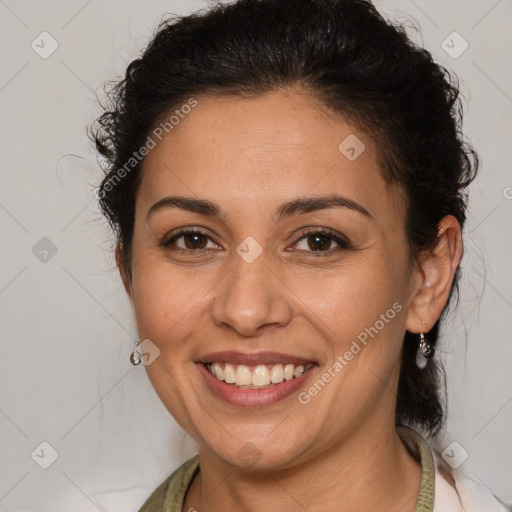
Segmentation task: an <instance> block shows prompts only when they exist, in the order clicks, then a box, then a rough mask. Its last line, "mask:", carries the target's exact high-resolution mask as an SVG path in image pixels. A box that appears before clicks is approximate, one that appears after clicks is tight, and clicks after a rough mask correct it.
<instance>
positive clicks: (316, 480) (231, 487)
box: [184, 422, 421, 512]
mask: <svg viewBox="0 0 512 512" xmlns="http://www.w3.org/2000/svg"><path fill="white" fill-rule="evenodd" d="M370 427H373V428H370ZM376 433H378V434H376ZM199 457H200V460H201V470H200V472H199V473H198V475H197V476H196V478H195V479H194V482H193V483H192V486H191V488H190V490H189V492H188V493H187V496H186V501H185V507H184V510H189V508H196V509H197V510H209V511H211V512H220V511H223V512H226V511H239V510H244V511H246V512H256V511H258V512H259V511H260V510H281V509H282V510H307V511H308V512H317V511H318V512H320V511H322V512H324V511H325V510H337V511H339V512H349V511H354V510H373V511H374V512H378V511H382V512H384V511H389V510H400V511H401V512H414V509H415V504H416V499H417V496H418V491H419V487H420V481H421V466H420V464H419V463H418V462H417V461H416V460H415V459H414V458H413V457H412V456H411V455H410V454H409V452H408V450H407V449H406V447H405V446H404V444H403V443H402V441H401V440H400V437H399V436H398V434H397V432H396V429H395V426H394V424H392V423H391V422H390V424H389V425H387V426H386V425H382V424H380V425H378V426H375V425H373V426H369V428H365V429H358V431H357V433H356V434H355V435H353V436H351V438H350V439H344V440H343V442H340V443H339V444H338V445H335V446H333V447H331V449H330V450H329V452H328V453H326V452H324V453H320V454H318V455H317V456H316V457H314V458H312V459H309V460H308V461H307V462H305V463H303V464H301V465H297V466H294V467H292V468H287V469H283V470H279V471H261V472H254V471H246V470H240V469H238V468H235V469H233V467H232V466H230V465H227V464H225V463H224V462H223V461H219V459H218V458H216V457H214V456H213V455H212V454H209V453H208V452H207V451H204V450H199Z"/></svg>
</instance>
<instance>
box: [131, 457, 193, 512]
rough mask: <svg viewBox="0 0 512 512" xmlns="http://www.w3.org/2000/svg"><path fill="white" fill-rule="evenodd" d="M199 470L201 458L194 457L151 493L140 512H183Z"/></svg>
mask: <svg viewBox="0 0 512 512" xmlns="http://www.w3.org/2000/svg"><path fill="white" fill-rule="evenodd" d="M198 469H199V456H198V455H194V456H193V457H191V458H190V459H188V460H187V461H185V462H184V463H183V464H182V465H181V466H180V467H179V468H178V469H176V471H174V472H173V473H172V474H171V475H170V476H169V477H167V478H166V479H165V480H164V481H163V482H162V483H161V484H160V485H159V486H158V487H157V488H156V489H155V490H154V491H153V492H152V493H151V495H150V496H149V497H148V499H147V500H146V501H145V502H144V504H143V505H142V507H141V508H140V509H139V512H181V509H182V506H183V500H184V498H185V494H186V492H187V489H188V487H189V485H190V483H191V482H192V479H193V478H194V476H195V474H196V472H197V471H198Z"/></svg>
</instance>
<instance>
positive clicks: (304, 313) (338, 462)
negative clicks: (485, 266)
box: [117, 90, 462, 512]
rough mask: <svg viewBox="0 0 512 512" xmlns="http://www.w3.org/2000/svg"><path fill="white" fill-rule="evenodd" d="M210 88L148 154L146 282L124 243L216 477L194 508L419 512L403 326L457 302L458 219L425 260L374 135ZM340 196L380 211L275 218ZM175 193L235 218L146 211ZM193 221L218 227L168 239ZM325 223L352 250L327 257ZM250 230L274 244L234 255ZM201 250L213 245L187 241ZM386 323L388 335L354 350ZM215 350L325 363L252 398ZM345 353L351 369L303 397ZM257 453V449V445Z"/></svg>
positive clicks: (305, 102) (191, 426)
mask: <svg viewBox="0 0 512 512" xmlns="http://www.w3.org/2000/svg"><path fill="white" fill-rule="evenodd" d="M196 99H197V101H198V104H197V106H196V107H195V108H193V109H192V111H191V112H190V113H189V114H188V115H187V116H186V118H185V119H183V120H181V121H180V123H179V125H177V126H175V127H174V129H173V130H172V131H171V132H170V133H169V134H167V135H165V136H164V137H163V138H162V141H161V142H160V143H159V144H158V145H157V146H156V147H155V148H154V149H153V150H151V152H150V153H149V155H148V157H147V158H146V160H145V163H144V167H143V179H142V182H141V185H140V189H139V191H138V194H137V201H136V219H135V229H134V236H133V260H132V261H133V264H132V278H131V280H130V279H129V278H128V277H127V275H128V272H127V269H125V268H124V267H123V262H122V259H121V256H120V254H121V252H120V250H118V252H117V261H118V265H119V267H120V270H121V275H122V277H123V281H124V284H125V287H126V289H127V292H128V293H129V295H130V297H131V299H132V301H133V306H134V311H135V315H136V320H137V325H138V329H139V335H140V339H141V340H143V339H147V338H149V339H150V340H151V341H152V342H153V343H154V344H155V345H156V346H157V347H158V348H159V350H160V355H159V357H158V358H156V359H155V360H154V362H153V363H151V364H150V365H148V366H146V370H147V373H148V376H149V378H150V380H151V383H152V385H153V387H154V389H155V391H156V392H157V393H158V395H159V397H160V399H161V400H162V402H163V403H164V405H165V406H166V407H167V408H168V410H169V411H170V413H171V414H172V415H173V416H174V418H175V419H176V421H177V422H178V423H179V424H180V425H181V426H182V427H183V429H184V430H185V431H186V432H187V433H188V434H190V435H191V436H192V437H193V438H194V439H195V440H196V441H197V443H198V449H199V454H200V464H201V471H200V473H199V475H198V477H197V478H196V479H195V480H194V482H193V485H192V487H191V489H190V491H189V493H188V494H187V500H186V503H185V505H186V507H185V508H184V510H187V509H188V508H187V507H189V506H190V507H192V506H194V507H195V508H197V509H198V510H201V509H203V510H205V509H207V510H210V511H216V510H240V507H242V509H243V510H246V511H252V510H261V509H262V508H265V506H266V505H267V506H268V507H270V508H268V510H277V509H278V507H279V509H280V510H281V509H286V510H302V508H301V507H304V509H307V510H308V511H316V510H334V509H336V510H360V509H361V510H362V509H373V510H391V509H397V510H398V509H399V508H400V507H397V504H400V506H401V507H403V508H402V509H401V510H403V511H404V512H407V511H409V510H410V511H413V510H414V505H415V498H416V495H417V492H418V489H419V482H420V476H421V475H420V468H419V465H418V463H417V462H416V461H415V460H414V459H413V458H412V457H411V456H410V455H409V453H408V452H407V450H406V449H405V447H404V445H403V444H402V442H401V441H400V439H399V437H398V436H397V433H396V430H395V415H394V407H395V400H396V389H397V382H398V375H399V362H400V351H401V342H402V339H403V335H404V332H405V330H406V329H408V330H409V331H411V332H416V333H419V332H421V331H423V332H428V330H429V329H430V328H431V326H432V325H433V324H434V323H435V321H436V319H437V318H438V316H439V314H440V313H441V310H442V308H443V306H444V304H445V303H446V300H447V298H448V293H449V290H450V286H451V283H452V280H453V275H454V272H455V270H456V267H457V265H458V263H459V261H460V258H461V255H462V245H461V238H460V228H459V225H458V223H457V221H456V220H455V219H454V218H453V217H450V216H448V217H445V219H443V222H442V223H441V224H440V228H439V230H440V234H441V238H440V242H439V244H438V246H437V247H436V249H435V250H434V251H433V252H432V254H431V255H430V256H429V257H428V258H426V259H424V260H423V261H422V264H421V265H417V264H415V262H414V261H413V260H412V259H411V257H410V255H409V246H408V243H407V240H406V237H405V231H404V222H405V216H404V215H405V213H404V211H405V210H404V204H405V203H404V196H403V192H402V190H401V189H400V188H399V187H397V186H389V185H387V184H386V183H385V182H384V180H383V179H382V177H381V170H380V168H379V165H378V163H377V161H378V155H377V148H376V147H375V145H374V143H373V141H372V140H371V138H370V137H369V136H368V135H367V134H365V133H362V132H360V131H358V130H356V129H354V128H353V127H351V126H350V125H349V124H347V123H346V122H345V121H344V120H343V119H341V118H340V117H334V116H333V115H329V113H328V112H327V111H325V110H324V109H323V108H322V107H321V106H320V105H319V104H317V103H315V102H314V100H312V99H310V98H309V97H308V96H306V95H305V94H303V93H301V92H300V91H297V90H295V91H293V90H288V91H280V92H273V93H271V94H268V95H266V96H263V97H258V98H255V99H241V98H232V97H231V98H218V97H217V98H212V97H197V98H196ZM350 134H355V135H356V136H357V137H358V138H359V139H360V140H361V141H363V143H364V144H365V146H366V149H365V151H364V152H363V153H362V154H361V155H360V156H359V157H358V158H357V159H356V160H354V161H350V160H349V159H347V158H346V157H345V156H344V155H343V154H342V153H341V152H340V150H339V149H338V145H339V144H340V142H342V141H343V140H344V139H346V137H347V136H349V135H350ZM331 194H338V195H340V196H343V197H345V198H348V199H350V200H351V201H353V202H355V203H357V204H358V205H360V206H361V207H362V208H364V209H365V210H366V211H367V212H368V215H366V214H363V213H361V212H360V211H357V210H355V209H351V208H347V207H337V208H325V209H320V210H315V211H311V212H306V213H298V212H295V213H292V214H290V215H289V216H285V217H283V218H282V219H279V218H278V215H277V213H276V212H277V210H278V208H279V207H281V206H282V205H283V204H284V203H287V202H290V201H292V200H294V199H297V198H299V197H313V196H314V197H324V196H329V195H331ZM167 196H185V197H188V198H194V199H204V200H208V201H211V202H213V203H215V204H216V205H217V206H218V208H219V209H220V210H221V211H222V216H220V217H219V216H211V215H206V214H202V213H196V212H191V211H187V210H185V209H181V208H178V207H168V208H161V209H158V210H156V211H154V212H153V213H152V214H150V215H149V217H148V211H149V210H150V208H151V207H152V206H153V205H154V204H155V203H157V202H158V201H160V200H162V199H163V198H165V197H167ZM185 228H188V229H190V228H194V229H196V230H200V231H202V232H203V233H204V234H205V235H206V237H202V238H199V240H197V239H194V237H191V236H188V237H187V236H185V237H181V238H179V239H175V240H174V245H170V246H167V247H165V246H164V245H162V244H163V242H166V241H168V240H169V239H171V238H172V237H173V236H174V235H177V234H178V232H179V231H180V230H181V229H185ZM313 228H327V229H329V230H331V231H332V232H333V234H334V236H339V237H341V238H342V239H343V238H346V239H348V241H349V246H348V247H342V246H341V245H339V244H338V243H337V242H336V241H334V240H332V239H329V238H327V239H324V240H321V241H320V242H317V245H320V246H321V248H322V251H323V252H322V251H314V250H313V248H314V247H315V245H314V244H315V238H314V236H309V238H308V237H305V236H304V235H305V231H311V233H315V229H313ZM247 237H252V239H254V240H255V241H256V242H257V244H259V246H260V247H261V250H262V252H261V254H260V255H259V256H258V257H257V258H256V259H254V261H252V262H248V261H246V260H245V259H244V258H242V257H241V256H240V255H239V253H238V252H237V247H239V246H240V244H241V242H242V241H244V240H245V239H246V238H247ZM308 241H309V245H308ZM329 242H330V243H329ZM185 244H188V245H185ZM193 244H195V246H197V247H199V249H195V248H193V249H191V248H188V249H187V247H194V245H193ZM242 247H243V246H242ZM173 248H174V250H173ZM180 248H181V251H180V250H179V249H180ZM251 250H254V249H251ZM427 281H428V284H427V285H426V286H425V283H426V282H427ZM393 304H395V307H394V308H393ZM389 310H393V312H394V313H395V314H393V317H392V318H390V317H391V313H387V314H386V312H387V311H389ZM398 310H400V311H398ZM383 316H384V317H385V318H384V320H386V321H385V322H383V321H382V319H383ZM379 320H381V321H380V322H379V323H378V324H377V323H376V322H377V321H379ZM423 321H424V322H425V327H423V326H422V322H423ZM382 324H383V326H382V327H380V326H381V325H382ZM371 326H378V328H377V330H378V332H377V334H374V335H373V337H370V336H368V342H367V344H366V345H363V344H362V343H359V345H360V347H361V350H360V351H359V352H358V353H357V354H356V355H354V356H353V358H352V359H351V360H350V361H347V359H346V357H344V354H345V353H346V352H347V351H348V350H349V349H350V347H351V344H352V342H353V341H354V340H357V339H358V335H360V334H361V333H362V332H363V331H365V329H366V328H370V327H371ZM427 339H428V335H427ZM218 351H237V352H241V353H245V354H248V353H250V354H252V353H258V352H278V353H284V354H288V355H291V356H294V357H299V358H303V359H305V360H307V361H311V362H315V363H316V365H315V366H314V368H313V370H312V371H311V372H310V373H309V376H308V377H307V378H306V379H305V380H304V382H303V384H302V385H301V386H300V388H299V389H298V390H297V391H295V392H294V393H292V394H291V395H290V396H288V397H286V398H284V399H282V400H280V401H278V402H276V403H273V404H271V405H264V406H258V407H242V406H238V405H233V404H231V403H228V402H226V401H225V400H223V399H222V398H220V397H219V396H217V395H216V394H215V393H213V392H212V391H211V390H210V388H209V387H208V385H207V384H206V382H205V378H204V376H203V375H202V373H201V372H200V371H198V364H196V363H197V361H199V360H201V359H202V358H203V356H204V355H205V354H208V353H211V352H218ZM337 357H342V358H344V359H343V360H344V361H345V362H346V364H345V365H344V366H343V368H342V369H341V370H339V371H334V374H335V377H333V378H332V379H331V380H330V382H328V383H327V385H325V387H323V388H322V389H321V391H320V392H318V394H317V395H316V396H314V397H310V400H309V401H308V403H304V402H305V401H306V400H305V399H304V396H305V395H304V393H305V392H307V391H308V390H309V389H310V388H311V386H312V385H313V384H314V383H315V382H316V381H317V380H318V379H321V378H322V375H323V374H325V373H326V372H328V369H329V368H331V373H332V371H333V365H334V363H335V361H336V358H337ZM338 361H339V359H338ZM338 368H339V367H338ZM300 393H302V395H301V396H302V397H303V399H302V403H301V401H300V400H299V394H300ZM241 450H242V451H241ZM247 450H249V451H250V453H251V454H253V455H254V454H256V455H255V456H254V457H252V458H251V457H243V456H242V454H243V453H245V452H246V451H247ZM326 475H329V476H328V478H326ZM370 489H371V492H370ZM319 496H321V498H319ZM340 500H341V501H340ZM329 504H331V505H332V507H331V508H329ZM201 507H202V508H201ZM333 507H334V508H333Z"/></svg>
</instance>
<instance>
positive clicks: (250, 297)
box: [211, 251, 292, 337]
mask: <svg viewBox="0 0 512 512" xmlns="http://www.w3.org/2000/svg"><path fill="white" fill-rule="evenodd" d="M219 286H220V287H221V288H220V291H219V294H218V295H217V296H216V297H215V299H214V301H213V304H212V308H211V314H212V317H213V321H214V322H215V324H216V325H217V326H219V327H222V328H224V329H226V328H227V329H230V330H233V331H235V332H236V333H237V334H238V335H239V336H245V337H255V336H259V335H261V334H262V333H263V332H264V331H266V330H268V329H271V328H275V327H278V326H279V327H284V326H285V325H287V324H288V323H289V322H290V320H291V318H292V307H291V304H290V301H289V300H288V297H287V290H288V288H287V287H286V286H285V285H284V284H283V282H282V280H281V279H280V278H279V277H278V275H277V272H275V271H274V270H273V269H271V268H270V267H269V261H268V259H267V258H266V256H265V251H263V253H262V254H261V255H260V256H259V257H258V258H256V260H254V261H252V262H251V263H248V262H247V261H245V260H244V259H243V258H242V257H240V256H239V255H238V254H236V253H235V254H234V256H233V266H232V267H231V270H229V271H228V274H227V275H226V277H225V278H224V279H222V280H221V282H220V283H219Z"/></svg>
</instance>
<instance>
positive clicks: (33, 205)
mask: <svg viewBox="0 0 512 512" xmlns="http://www.w3.org/2000/svg"><path fill="white" fill-rule="evenodd" d="M290 4H291V5H293V2H290ZM205 5H206V3H205V2H204V1H195V2H194V1H188V2H183V1H177V0H175V1H156V0H155V1H146V2H142V1H135V0H130V1H100V0H92V1H85V0H73V1H63V0H62V1H44V2H43V1H42V0H39V1H35V0H32V1H29V0H21V1H15V0H0V49H1V50H0V51H1V54H0V55H1V57H0V58H1V64H0V109H1V138H0V144H1V146H0V158H1V167H0V168H1V189H0V229H1V238H0V240H1V247H2V252H1V255H2V265H1V268H0V308H1V309H0V311H1V332H2V335H1V340H2V342H1V343H2V347H1V348H2V350H1V356H0V429H1V436H0V509H1V510H3V511H20V510H33V511H50V510H51V511H52V512H59V511H66V512H69V511H70V510H73V511H74V512H89V511H92V512H95V511H97V510H103V511H105V512H107V511H112V512H114V511H115V512H125V511H126V512H128V511H135V510H138V506H140V504H141V503H142V502H143V501H144V499H145V498H146V496H147V495H148V494H149V493H150V492H151V491H152V490H153V489H154V488H155V487H156V485H157V484H158V483H160V481H161V480H163V479H164V478H165V477H166V476H167V475H168V474H169V473H170V472H171V471H172V470H173V469H174V468H176V467H177V466H178V465H179V464H180V463H181V462H182V461H183V460H185V459H186V458H188V457H189V456H190V455H191V454H193V453H194V444H193V442H192V441H191V440H190V439H188V438H187V437H186V436H185V434H184V433H183V432H182V431H181V429H180V428H179V427H177V426H176V424H175V423H174V422H173V420H172V418H171V417H170V415H169V414H168V413H167V411H166V410H165V408H164V407H163V406H162V405H161V403H160V401H159V400H158V398H157V397H156V395H155V393H154V392H153V390H152V388H151V386H150V384H149V381H148V380H147V377H146V374H145V371H144V368H142V367H137V368H135V367H132V365H131V364H130V363H129V361H128V356H129V354H130V352H131V350H132V347H133V342H134V340H136V339H137V335H136V329H135V325H134V323H133V319H132V311H131V307H130V304H129V302H128V301H127V299H126V297H125V293H124V289H123V288H122V285H121V282H120V279H119V277H118V274H117V272H116V271H115V268H114V262H113V258H112V254H111V253H110V248H111V244H110V240H111V239H110V235H109V234H108V232H107V230H106V225H105V222H104V221H103V220H102V219H101V217H100V215H99V212H98V209H97V205H96V201H95V199H94V196H93V187H94V186H95V185H96V184H97V183H98V181H99V179H100V176H101V174H100V171H99V168H98V166H97V164H96V161H95V155H94V153H93V151H92V149H91V148H90V147H89V143H88V141H87V139H86V137H85V133H84V126H85V125H86V124H89V123H90V122H91V121H92V120H93V119H94V118H95V117H96V116H97V114H98V108H97V105H96V103H95V99H94V95H93V91H100V89H101V87H102V84H103V82H104V81H105V80H107V79H111V78H115V77H116V75H118V74H120V73H122V72H123V70H124V69H125V67H126V65H127V64H128V63H129V62H130V60H131V59H133V58H134V57H135V56H136V54H137V52H138V51H139V50H140V49H142V48H143V46H144V45H145V44H146V43H147V41H148V39H149V38H150V36H151V33H152V31H153V29H154V28H155V27H156V24H157V22H158V21H159V20H160V17H161V15H163V14H164V13H166V12H175V13H187V12H190V11H192V10H194V9H195V8H198V7H203V6H205ZM378 6H379V8H381V10H382V11H383V12H385V13H386V14H387V15H390V16H392V17H393V18H394V19H397V20H402V21H405V20H408V19H409V20H410V19H411V16H412V17H413V18H414V19H415V20H416V21H415V22H414V23H417V25H418V26H419V27H420V29H421V36H420V35H419V33H416V32H415V29H414V26H413V25H414V23H413V22H409V25H410V33H411V34H412V36H413V37H414V39H415V40H417V41H421V38H422V39H423V42H424V45H425V46H426V47H427V49H429V50H430V51H431V52H432V53H433V55H434V57H435V58H436V59H438V60H440V61H441V62H443V63H444V64H446V65H447V66H448V67H449V68H450V69H452V70H454V71H455V72H456V73H457V74H458V76H459V78H460V80H461V85H462V90H463V93H464V95H465V97H466V98H467V101H466V107H467V115H466V123H465V131H466V134H467V136H468V137H469V138H470V139H471V140H472V142H473V143H474V145H475V146H476V148H477V150H478V151H479V153H480V155H481V157H482V160H483V167H482V169H481V173H480V177H479V178H478V180H477V181H476V182H475V183H474V184H473V186H472V187H471V192H472V196H471V202H470V212H469V219H468V225H467V229H466V232H465V256H464V259H463V263H462V268H463V279H462V283H461V301H460V304H459V307H458V308H457V309H456V310H454V311H453V312H452V314H451V315H450V318H449V322H448V324H447V330H448V331H449V336H447V339H446V341H445V342H444V345H443V349H442V352H443V353H444V356H445V358H446V361H447V373H448V381H449V382H448V383H449V421H448V428H447V432H446V435H445V437H444V439H442V440H441V443H440V449H441V450H442V449H444V448H445V447H447V446H448V445H449V444H450V443H452V442H453V441H456V442H457V443H459V445H460V447H462V448H463V449H464V450H466V451H467V452H468V454H469V457H468V459H467V460H466V461H465V462H464V463H463V464H462V466H461V468H460V470H461V471H463V472H465V473H468V474H470V475H471V476H472V477H473V478H476V479H480V480H481V481H483V482H484V483H485V484H486V485H487V486H488V487H489V488H490V489H491V490H492V491H493V492H494V493H496V494H497V495H498V496H499V497H501V499H502V500H504V501H505V502H507V503H509V504H510V503H512V485H511V482H512V439H511V436H512V434H511V432H512V376H511V373H512V372H511V371H510V366H511V361H512V343H511V334H510V332H511V322H510V320H511V316H512V315H511V313H512V287H511V283H512V276H511V274H512V265H510V259H511V256H512V237H511V229H510V226H511V213H512V199H511V198H512V189H511V188H510V187H512V174H511V160H512V152H511V142H510V141H511V140H512V126H511V124H512V122H511V119H512V115H511V114H512V80H511V78H512V67H511V63H512V48H511V47H512V44H511V43H512V36H511V31H510V24H511V21H512V2H511V0H471V1H470V0H459V1H457V0H456V1H454V0H450V1H446V0H445V1H441V0H436V1H432V0H429V1H427V0H415V1H412V0H393V1H380V2H378ZM43 31H47V32H48V33H50V34H51V36H52V37H53V38H54V39H55V40H56V41H57V42H58V45H59V46H58V49H57V50H56V51H55V52H54V53H53V54H52V55H51V56H50V57H48V58H47V59H43V58H41V57H40V56H39V55H38V54H37V53H36V52H35V51H34V50H33V49H32V48H31V43H32V41H33V40H36V42H37V41H38V40H40V39H37V38H38V36H39V34H40V33H41V32H43ZM453 31H457V32H458V33H460V34H461V35H462V37H463V38H464V39H465V40H466V41H467V42H468V43H469V48H468V49H467V51H465V52H464V53H463V54H462V55H461V56H460V57H458V58H456V59H454V58H452V57H450V56H449V55H448V54H447V53H446V52H445V51H444V50H443V48H442V47H441V43H442V42H443V41H444V40H445V39H446V38H447V36H448V35H449V34H451V33H452V32H453ZM448 41H450V40H448ZM458 44H459V43H454V44H453V45H452V46H455V49H457V45H458ZM46 48H48V46H46ZM459 48H460V46H459ZM70 154H73V155H77V156H75V157H73V156H70ZM65 155H68V156H65ZM43 237H47V238H49V239H50V240H51V241H52V242H53V244H55V246H56V248H57V253H56V254H55V255H53V256H52V257H50V256H51V253H49V254H48V256H47V259H48V261H46V262H43V261H40V259H39V258H38V257H36V255H35V254H34V253H33V252H32V248H33V246H34V245H35V244H36V243H37V242H38V241H39V240H40V239H41V238H43ZM39 256H40V257H42V256H43V255H42V254H39ZM465 333H467V339H466V334H465ZM43 441H46V442H48V443H49V444H50V445H51V446H52V447H53V448H54V449H55V450H56V451H57V452H58V458H57V459H56V460H55V462H54V463H53V464H52V465H51V466H50V467H49V468H48V469H42V468H41V467H40V466H39V465H38V464H37V463H36V462H35V460H38V461H39V462H42V461H43V459H44V458H45V457H49V454H50V450H49V449H48V448H45V447H44V446H43V452H41V448H38V447H39V445H40V443H41V442H43ZM36 448H38V450H36V452H35V455H34V458H32V457H31V453H32V452H33V451H34V450H35V449H36ZM455 448H456V450H459V451H458V452H457V454H458V456H460V455H461V454H462V453H463V452H462V451H461V448H459V447H458V446H456V447H455ZM37 454H39V457H37ZM43 454H44V455H43ZM47 460H49V459H47Z"/></svg>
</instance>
